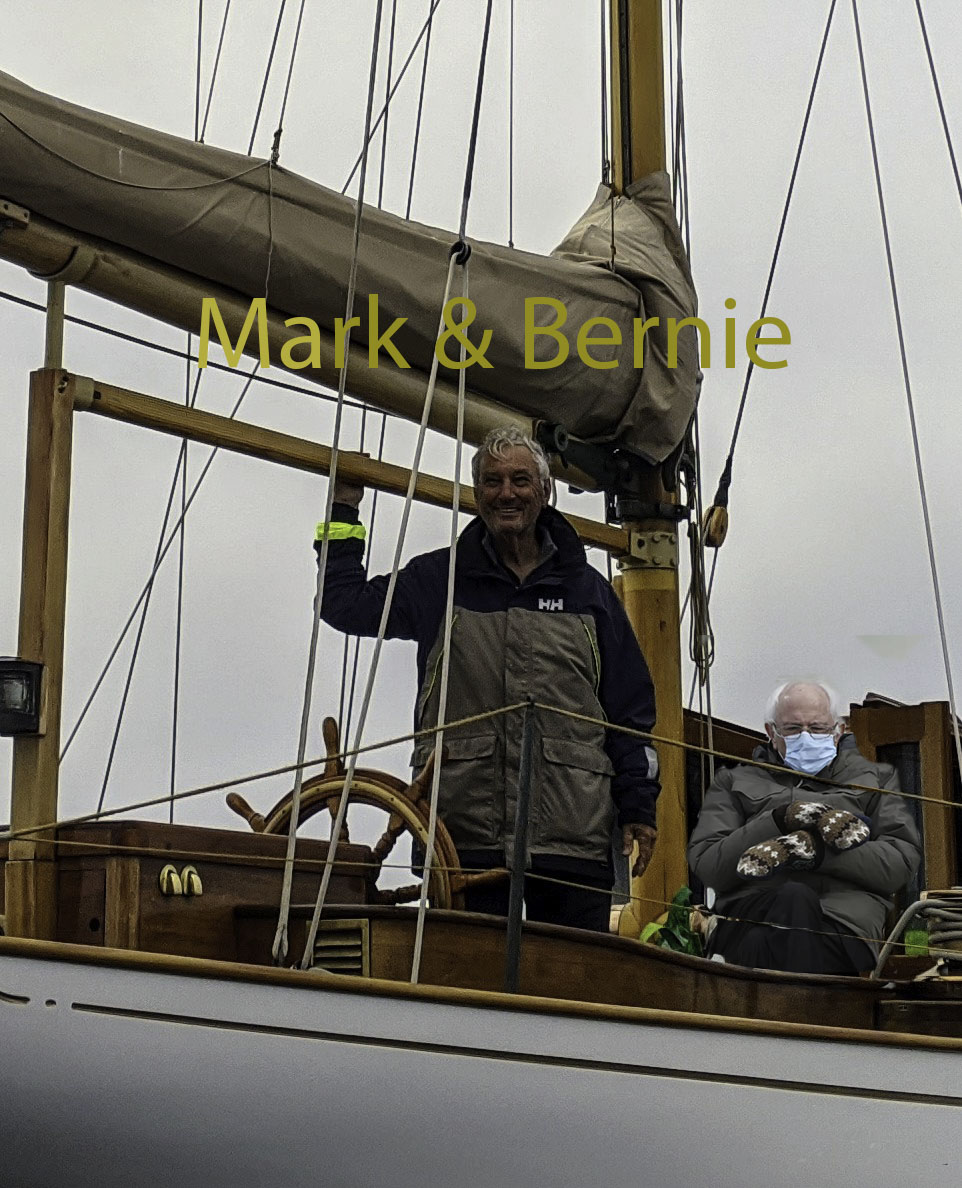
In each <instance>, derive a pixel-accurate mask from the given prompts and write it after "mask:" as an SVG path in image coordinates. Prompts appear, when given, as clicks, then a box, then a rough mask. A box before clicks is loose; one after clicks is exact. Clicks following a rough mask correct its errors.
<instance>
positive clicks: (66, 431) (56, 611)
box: [4, 280, 73, 940]
mask: <svg viewBox="0 0 962 1188" xmlns="http://www.w3.org/2000/svg"><path fill="white" fill-rule="evenodd" d="M63 301H64V290H63V284H62V283H61V282H60V281H58V280H54V281H51V282H50V285H49V286H48V303H47V336H46V351H45V360H44V362H45V364H46V366H45V369H44V370H43V371H36V372H34V373H33V374H32V375H31V377H30V409H29V415H28V422H27V476H26V489H25V493H24V520H23V570H22V574H21V585H20V643H19V655H20V657H21V658H22V659H25V660H34V661H37V662H39V663H40V664H43V665H44V675H43V686H42V693H41V720H40V733H39V734H38V735H37V736H30V737H20V738H16V739H14V744H13V781H12V786H13V795H12V797H11V805H10V827H11V829H12V830H13V832H14V835H16V833H17V831H18V830H29V829H33V828H34V827H36V826H38V825H45V824H48V823H49V822H51V821H54V820H56V818H57V797H58V784H59V769H60V710H61V693H62V686H63V655H64V622H65V617H66V604H67V524H68V517H69V508H70V464H71V446H72V439H73V398H72V393H71V391H70V389H69V386H68V384H67V382H66V376H65V375H64V373H63V372H62V371H59V370H57V368H59V366H60V363H61V353H62V348H63ZM50 837H51V834H50V833H49V832H48V833H46V834H41V833H36V834H33V835H32V836H25V837H20V838H18V837H16V836H14V838H13V840H11V842H10V850H9V858H8V860H7V863H6V868H5V876H4V882H5V886H4V891H5V915H6V920H5V927H6V932H7V934H8V935H9V936H28V937H35V938H38V939H41V940H52V939H54V938H55V935H56V927H57V867H56V862H55V855H54V849H53V846H52V845H51V844H50V841H49V840H47V839H49V838H50Z"/></svg>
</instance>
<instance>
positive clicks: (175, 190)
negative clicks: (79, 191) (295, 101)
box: [0, 111, 267, 194]
mask: <svg viewBox="0 0 962 1188" xmlns="http://www.w3.org/2000/svg"><path fill="white" fill-rule="evenodd" d="M0 119H2V120H6V122H7V123H8V124H9V125H10V127H11V128H15V129H16V130H17V131H18V132H19V133H20V135H21V136H22V137H23V138H24V139H25V140H29V141H30V143H31V144H33V145H36V147H37V148H39V149H41V150H43V152H45V153H47V154H49V155H50V156H51V157H56V158H57V160H58V161H63V163H64V164H65V165H69V166H70V167H71V168H72V169H76V170H77V172H78V173H83V174H85V175H86V176H87V177H95V178H97V179H98V181H105V182H110V184H111V185H114V186H123V187H124V188H125V189H128V190H147V191H149V192H156V193H166V194H183V193H187V192H188V191H191V190H209V189H212V188H213V187H214V186H223V185H226V184H227V182H232V181H239V180H240V178H242V177H249V176H250V174H252V173H255V172H256V171H257V170H258V169H263V168H264V166H265V165H266V164H267V162H266V161H254V163H253V164H251V165H248V166H247V167H246V168H244V169H238V171H237V172H236V173H230V174H228V175H227V176H226V177H215V178H211V179H210V180H209V181H204V182H191V184H190V185H187V186H172V185H164V186H149V185H147V183H146V182H132V181H127V180H126V179H124V178H121V177H111V176H110V175H109V174H107V173H98V172H97V170H96V169H88V168H87V166H86V165H81V164H80V163H79V162H78V161H74V160H73V159H72V158H70V157H68V156H66V155H65V154H64V153H60V152H58V151H57V150H56V149H54V148H51V147H50V145H49V144H44V142H43V141H42V140H38V139H37V137H36V136H34V135H33V134H32V133H30V132H28V131H27V130H26V129H25V128H21V126H20V125H19V124H18V123H17V121H16V120H15V119H13V118H12V117H11V116H10V115H8V114H7V112H5V111H0ZM248 155H249V154H248Z"/></svg>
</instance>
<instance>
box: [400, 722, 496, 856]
mask: <svg viewBox="0 0 962 1188" xmlns="http://www.w3.org/2000/svg"><path fill="white" fill-rule="evenodd" d="M432 742H433V740H432ZM432 742H428V741H427V740H425V741H424V742H419V743H418V745H417V746H416V747H415V750H414V767H415V769H416V770H418V771H419V770H420V769H421V768H422V767H423V766H424V764H425V763H426V762H427V760H428V756H429V755H430V754H431V750H432ZM496 752H497V736H496V735H494V734H473V735H448V736H447V737H446V738H445V741H444V760H443V762H442V764H441V787H440V790H439V794H438V814H439V816H440V817H441V820H442V821H443V822H444V824H445V826H446V828H447V830H448V832H449V833H450V834H451V838H452V840H453V842H454V844H455V845H456V846H460V847H462V848H472V847H474V848H480V847H484V846H493V845H497V844H498V843H499V841H500V836H499V835H500V824H501V822H500V814H499V818H498V819H497V820H496V819H495V803H496V802H495V795H494V792H495V788H496V786H497V783H498V775H497V773H496V772H495V762H496Z"/></svg>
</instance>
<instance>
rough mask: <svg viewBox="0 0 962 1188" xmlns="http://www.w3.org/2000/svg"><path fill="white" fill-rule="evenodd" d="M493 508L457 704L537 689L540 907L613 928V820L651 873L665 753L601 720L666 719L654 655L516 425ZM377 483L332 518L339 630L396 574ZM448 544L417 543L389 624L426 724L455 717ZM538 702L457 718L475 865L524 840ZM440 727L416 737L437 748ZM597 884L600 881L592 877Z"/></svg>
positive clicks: (529, 894) (468, 848) (646, 727)
mask: <svg viewBox="0 0 962 1188" xmlns="http://www.w3.org/2000/svg"><path fill="white" fill-rule="evenodd" d="M472 470H473V477H474V491H475V496H476V499H477V504H478V518H477V519H475V520H473V521H472V522H471V523H470V524H469V525H468V526H467V528H465V530H464V531H463V532H462V533H461V535H460V537H459V539H458V548H457V563H456V569H455V594H454V602H455V619H454V625H453V629H452V636H451V676H450V685H449V693H448V705H447V715H446V716H447V719H448V721H456V720H459V719H462V718H467V717H471V716H475V715H483V714H486V713H489V712H490V711H494V710H498V709H499V708H501V707H504V706H507V705H512V704H516V703H518V702H521V701H524V700H526V699H527V698H528V697H533V698H534V700H535V701H536V702H538V703H540V704H541V705H543V706H550V707H553V708H554V709H562V710H566V711H569V715H577V716H564V717H562V716H561V715H559V714H558V713H554V712H552V710H549V709H539V710H537V734H538V743H537V747H536V753H535V757H534V772H533V780H532V802H531V811H530V832H529V853H530V871H531V874H532V875H534V876H542V877H541V878H537V877H535V878H529V879H528V880H527V886H526V888H525V899H526V904H527V913H528V918H529V919H533V920H546V921H549V922H553V923H561V924H570V925H574V926H577V927H583V928H592V929H599V930H606V929H607V926H608V917H609V908H610V899H609V896H608V894H607V892H608V891H609V890H610V888H611V886H612V878H613V876H612V866H611V847H610V838H611V830H612V826H613V823H614V821H615V819H616V818H617V821H618V823H619V825H620V826H621V829H622V836H623V839H624V847H625V852H626V853H629V852H630V851H631V848H632V845H633V843H634V842H637V843H638V848H639V854H638V858H637V860H636V863H635V871H636V873H641V871H642V870H643V869H644V868H645V866H646V865H647V863H648V861H649V859H650V857H651V852H652V849H653V847H654V841H655V797H656V796H657V794H658V783H657V761H656V759H655V754H654V751H653V750H652V748H651V747H650V746H649V745H646V742H645V741H644V740H643V739H639V738H637V737H631V736H629V735H625V734H619V733H616V732H615V731H610V730H606V728H605V726H604V725H601V724H599V723H601V722H608V723H611V724H613V725H625V726H629V727H632V728H633V729H635V730H639V731H650V730H651V728H652V726H653V724H654V718H655V705H654V691H653V688H652V684H651V679H650V677H649V674H648V668H647V666H646V664H645V661H644V658H643V657H642V655H641V651H640V649H639V647H638V643H637V641H636V639H635V636H634V634H633V632H632V630H631V627H630V624H629V623H628V620H627V618H626V617H625V613H624V611H623V609H622V607H621V605H620V603H619V602H618V600H617V598H616V597H615V595H614V592H613V591H612V589H611V587H610V585H609V584H608V582H607V581H605V579H604V578H603V577H602V576H601V574H599V573H598V572H597V571H596V570H595V569H593V568H592V567H591V566H590V565H588V563H587V559H586V557H585V551H584V548H583V546H582V545H581V542H580V541H579V540H578V537H577V535H576V534H575V532H574V530H573V529H572V527H571V525H570V524H569V523H568V522H567V520H565V518H564V517H563V516H562V515H561V514H560V513H559V512H557V511H555V510H554V509H553V508H551V507H549V506H548V498H549V495H550V491H551V484H550V478H549V473H548V464H547V460H546V458H545V456H544V453H543V451H542V450H541V447H540V446H539V445H537V443H535V442H534V441H532V440H531V439H530V438H528V437H526V436H525V435H524V434H522V433H520V432H519V431H518V430H517V429H514V428H505V429H498V430H494V431H492V432H491V433H489V434H488V436H487V438H486V439H485V441H484V443H483V445H482V446H481V448H480V449H479V450H478V453H477V455H476V456H475V458H474V460H473V464H472ZM362 495H363V488H361V487H358V486H354V485H350V484H347V483H343V482H339V483H338V484H337V486H336V489H335V496H334V510H333V513H332V514H333V520H332V523H331V525H324V524H322V525H319V528H318V539H319V540H321V539H323V536H324V535H325V534H327V535H329V536H330V551H329V559H328V574H327V581H326V585H325V596H324V606H323V615H324V618H325V620H326V621H327V622H328V623H330V624H332V625H333V626H334V627H337V628H338V629H339V630H342V631H346V632H350V633H351V634H355V635H375V634H376V633H377V630H378V625H379V622H380V617H381V611H382V608H383V605H384V598H385V592H386V588H387V578H386V577H384V576H381V577H375V578H372V579H370V580H369V581H368V580H367V579H366V577H365V574H364V570H363V567H362V563H361V558H362V554H363V543H362V538H363V528H361V526H360V525H359V523H358V511H357V508H358V505H359V504H360V501H361V497H362ZM447 571H448V550H447V549H439V550H438V551H436V552H433V553H425V554H422V555H421V556H418V557H415V558H413V559H412V560H411V561H410V562H408V564H407V565H406V566H405V567H404V568H403V569H402V570H401V571H400V572H399V574H398V581H397V588H396V590H395V595H394V601H393V604H392V609H391V614H390V617H389V622H388V630H387V635H388V637H389V638H397V639H412V640H416V641H417V644H418V684H419V694H418V698H417V703H416V709H415V725H416V726H417V727H418V728H424V727H431V726H433V725H435V724H436V722H437V717H438V680H437V677H438V674H439V671H440V658H441V641H442V632H443V619H444V602H445V590H446V586H447ZM519 727H520V716H519V715H518V714H517V713H515V714H511V715H495V716H492V717H488V718H486V719H484V720H483V721H478V722H477V723H475V724H474V725H472V726H465V727H460V728H458V729H455V730H450V731H448V732H447V733H446V735H445V757H444V763H443V766H442V772H441V790H440V814H441V817H442V819H443V820H444V822H445V825H446V826H447V828H448V830H449V832H450V833H451V836H452V838H453V840H454V843H455V845H456V846H457V848H458V852H459V855H460V858H461V862H462V865H463V866H465V867H468V868H490V867H494V866H500V865H503V864H504V863H505V861H506V858H508V857H510V855H511V854H512V850H513V841H514V818H515V799H516V794H517V786H518V769H519V762H520V729H519ZM430 747H431V744H430V742H426V743H424V744H423V745H419V746H418V747H417V748H416V750H415V756H414V762H415V766H416V767H420V766H421V765H423V763H424V762H425V761H426V759H427V756H428V753H429V752H430ZM584 888H588V889H587V890H585V889H584ZM468 908H469V909H471V910H474V911H488V912H495V913H498V914H504V913H505V911H506V909H507V885H506V884H502V885H497V884H495V885H493V886H489V887H484V888H479V889H477V890H475V891H474V892H472V893H471V894H470V895H469V900H468Z"/></svg>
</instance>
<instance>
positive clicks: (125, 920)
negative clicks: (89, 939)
mask: <svg viewBox="0 0 962 1188" xmlns="http://www.w3.org/2000/svg"><path fill="white" fill-rule="evenodd" d="M140 882H141V859H140V858H135V857H123V858H107V860H106V885H105V895H104V944H105V945H109V946H110V947H111V948H113V949H137V948H139V947H140V915H141V902H140ZM173 951H174V952H176V950H173Z"/></svg>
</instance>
